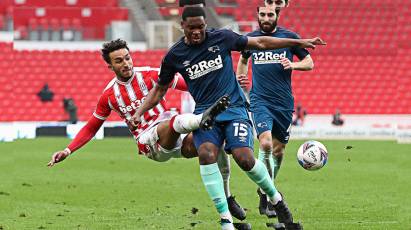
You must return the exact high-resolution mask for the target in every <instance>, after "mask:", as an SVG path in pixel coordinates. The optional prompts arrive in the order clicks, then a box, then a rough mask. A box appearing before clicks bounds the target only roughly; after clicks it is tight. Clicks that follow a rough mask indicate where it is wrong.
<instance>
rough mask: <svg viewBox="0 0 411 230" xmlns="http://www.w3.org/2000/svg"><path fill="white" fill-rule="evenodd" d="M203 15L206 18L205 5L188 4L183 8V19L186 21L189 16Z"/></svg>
mask: <svg viewBox="0 0 411 230" xmlns="http://www.w3.org/2000/svg"><path fill="white" fill-rule="evenodd" d="M200 16H203V17H204V18H206V14H205V11H204V9H203V7H199V6H187V7H185V8H184V10H183V14H182V16H181V17H182V19H183V21H185V20H186V19H187V18H188V17H200Z"/></svg>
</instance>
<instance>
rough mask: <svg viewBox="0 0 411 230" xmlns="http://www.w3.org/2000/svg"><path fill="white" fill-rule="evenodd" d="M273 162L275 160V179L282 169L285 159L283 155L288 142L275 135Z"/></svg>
mask: <svg viewBox="0 0 411 230" xmlns="http://www.w3.org/2000/svg"><path fill="white" fill-rule="evenodd" d="M272 143H273V156H274V159H273V162H274V170H273V178H274V179H275V178H276V177H277V175H278V171H279V170H280V167H281V163H282V161H283V156H284V152H285V146H286V144H284V143H282V142H281V141H279V140H277V139H276V138H275V137H274V138H273V142H272Z"/></svg>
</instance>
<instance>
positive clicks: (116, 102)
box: [48, 39, 245, 219]
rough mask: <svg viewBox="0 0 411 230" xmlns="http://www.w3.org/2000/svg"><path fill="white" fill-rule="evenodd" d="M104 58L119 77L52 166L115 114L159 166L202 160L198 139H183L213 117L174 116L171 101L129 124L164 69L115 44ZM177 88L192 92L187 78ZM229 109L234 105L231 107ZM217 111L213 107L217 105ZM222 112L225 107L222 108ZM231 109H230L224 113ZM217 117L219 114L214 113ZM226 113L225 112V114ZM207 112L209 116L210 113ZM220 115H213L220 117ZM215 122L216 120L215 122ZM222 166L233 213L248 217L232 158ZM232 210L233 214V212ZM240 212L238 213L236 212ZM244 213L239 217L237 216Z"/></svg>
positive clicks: (107, 48)
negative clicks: (236, 191) (232, 185)
mask: <svg viewBox="0 0 411 230" xmlns="http://www.w3.org/2000/svg"><path fill="white" fill-rule="evenodd" d="M102 56H103V58H104V60H105V61H106V62H107V64H108V67H109V68H110V69H111V70H112V71H113V72H114V73H115V74H116V77H115V78H114V79H113V80H112V81H111V82H110V83H109V84H108V85H107V87H106V88H105V89H104V91H103V94H102V95H101V96H100V99H99V101H98V103H97V107H96V110H95V112H94V113H93V115H92V116H91V117H90V118H89V120H88V121H87V123H86V125H85V126H84V127H83V128H82V129H81V130H80V132H79V133H78V134H77V135H76V137H75V138H74V140H73V141H72V142H71V143H70V144H69V145H68V146H67V148H65V149H64V150H63V151H58V152H56V153H54V154H53V156H52V158H51V160H50V162H49V163H48V166H53V165H54V164H56V163H58V162H61V161H63V160H64V159H65V158H67V157H68V156H69V155H70V154H72V153H73V152H74V151H76V150H78V149H79V148H81V147H82V146H83V145H85V144H86V143H87V142H89V141H90V140H91V139H92V138H93V137H94V135H95V134H96V133H97V131H98V130H99V129H100V127H101V126H102V125H103V123H104V121H105V120H106V118H107V117H108V116H109V115H110V114H111V111H115V112H116V113H117V114H118V115H119V116H120V117H121V118H123V120H124V121H125V122H126V124H127V126H128V127H129V129H130V132H131V133H132V134H133V136H134V138H135V139H136V142H137V144H138V148H139V153H140V154H143V155H145V156H147V157H149V158H150V159H153V160H155V161H167V160H168V159H170V158H173V157H175V158H177V157H181V156H183V157H186V158H191V157H196V156H197V150H196V149H195V147H194V144H193V140H192V134H188V135H187V136H185V138H184V139H182V138H181V135H180V134H187V133H190V132H191V131H193V130H195V129H198V128H199V126H200V124H202V125H203V126H205V125H204V124H205V123H207V125H211V123H212V119H213V117H210V116H208V117H207V116H206V117H205V118H207V119H205V118H204V116H203V115H202V114H199V115H194V114H181V115H173V114H171V113H170V112H168V111H167V110H168V108H167V104H166V102H165V100H162V101H161V103H160V104H159V105H158V106H156V107H155V108H153V109H151V110H149V111H147V112H146V113H144V115H143V116H142V121H143V122H142V123H140V124H139V125H138V126H137V127H135V126H133V125H132V124H131V123H130V122H129V119H130V118H131V117H132V116H133V114H134V113H135V112H136V110H137V108H138V107H139V106H140V105H141V103H142V102H143V101H144V99H145V97H146V95H147V94H148V92H149V91H150V89H151V88H153V87H154V85H155V84H156V82H157V79H158V69H153V68H149V67H140V68H138V67H137V68H133V61H132V59H131V56H130V54H129V48H128V47H127V43H126V42H125V41H123V40H119V39H118V40H114V41H111V42H108V43H105V44H104V45H103V49H102ZM170 87H171V88H175V89H178V90H184V91H186V90H187V86H186V84H185V82H184V79H183V78H182V77H181V76H180V75H176V76H175V79H174V81H173V82H172V84H171V85H170ZM226 106H228V105H226ZM212 108H213V106H212ZM220 109H221V108H220ZM224 109H225V108H224ZM214 112H215V111H214ZM219 112H222V111H219ZM206 113H207V111H206V112H205V113H204V114H206ZM215 115H216V114H214V115H213V116H215ZM210 118H211V120H210ZM219 155H221V157H220V158H219V161H218V163H219V167H220V170H221V172H222V175H223V178H224V187H225V191H226V194H227V199H228V201H229V203H230V206H231V207H232V208H233V209H232V212H235V213H233V215H234V216H235V217H237V218H238V219H244V218H245V212H244V210H243V209H242V208H241V207H240V206H239V205H238V204H237V202H236V201H235V200H234V197H233V196H231V194H230V190H229V177H230V164H229V159H228V157H227V155H226V154H219ZM230 210H231V209H230ZM236 210H237V211H236ZM237 213H239V214H238V215H236V214H237Z"/></svg>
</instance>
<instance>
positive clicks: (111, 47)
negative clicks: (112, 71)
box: [101, 38, 130, 64]
mask: <svg viewBox="0 0 411 230" xmlns="http://www.w3.org/2000/svg"><path fill="white" fill-rule="evenodd" d="M124 48H125V49H127V50H128V51H130V49H129V48H128V46H127V42H126V41H124V40H123V39H120V38H119V39H116V40H112V41H109V42H106V43H104V44H103V48H102V49H101V56H103V59H104V61H105V62H107V63H108V64H111V59H110V53H111V52H113V51H116V50H119V49H124Z"/></svg>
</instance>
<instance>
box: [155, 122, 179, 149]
mask: <svg viewBox="0 0 411 230" xmlns="http://www.w3.org/2000/svg"><path fill="white" fill-rule="evenodd" d="M157 134H158V137H159V140H158V143H159V144H160V145H161V146H163V147H164V148H167V149H171V148H174V147H175V144H176V142H177V141H178V140H179V139H180V133H177V132H175V131H174V130H173V129H172V128H171V127H170V120H165V121H162V122H160V123H159V124H158V125H157Z"/></svg>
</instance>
